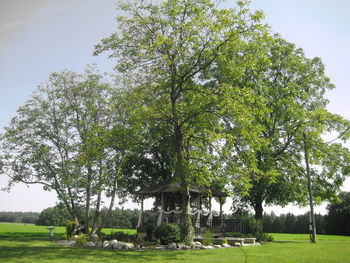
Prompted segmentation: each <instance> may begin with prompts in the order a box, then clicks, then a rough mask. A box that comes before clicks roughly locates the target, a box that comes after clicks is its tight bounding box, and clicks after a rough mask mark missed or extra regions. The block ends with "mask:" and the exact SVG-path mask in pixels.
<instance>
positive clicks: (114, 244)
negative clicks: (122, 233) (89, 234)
mask: <svg viewBox="0 0 350 263" xmlns="http://www.w3.org/2000/svg"><path fill="white" fill-rule="evenodd" d="M119 243H120V242H119V241H118V240H116V239H113V240H111V241H110V244H109V247H110V248H113V249H118V248H119V246H120V245H119Z"/></svg>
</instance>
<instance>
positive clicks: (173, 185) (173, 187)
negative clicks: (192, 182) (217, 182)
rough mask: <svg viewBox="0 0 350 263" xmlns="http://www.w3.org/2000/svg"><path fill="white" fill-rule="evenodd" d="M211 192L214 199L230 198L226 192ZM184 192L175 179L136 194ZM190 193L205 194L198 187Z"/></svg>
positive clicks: (192, 188)
mask: <svg viewBox="0 0 350 263" xmlns="http://www.w3.org/2000/svg"><path fill="white" fill-rule="evenodd" d="M206 189H207V190H209V191H210V192H211V194H212V196H214V197H225V196H228V194H227V193H226V192H223V191H219V190H216V189H213V188H206ZM181 190H182V187H181V185H180V184H179V183H177V182H174V179H173V178H170V179H168V180H165V181H163V182H161V183H159V184H155V185H153V186H149V187H146V188H143V189H140V190H138V191H136V192H135V194H146V195H150V196H152V195H157V194H159V193H177V192H180V191H181ZM189 191H190V193H197V194H198V193H205V192H206V191H204V189H203V190H202V189H199V188H197V187H191V188H190V189H189Z"/></svg>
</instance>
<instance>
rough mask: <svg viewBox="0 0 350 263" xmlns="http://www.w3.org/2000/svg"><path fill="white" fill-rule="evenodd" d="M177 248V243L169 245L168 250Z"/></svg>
mask: <svg viewBox="0 0 350 263" xmlns="http://www.w3.org/2000/svg"><path fill="white" fill-rule="evenodd" d="M176 247H177V245H176V243H170V244H168V249H176Z"/></svg>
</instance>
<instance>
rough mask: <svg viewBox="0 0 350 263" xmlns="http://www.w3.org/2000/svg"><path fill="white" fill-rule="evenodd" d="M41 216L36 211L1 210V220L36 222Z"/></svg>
mask: <svg viewBox="0 0 350 263" xmlns="http://www.w3.org/2000/svg"><path fill="white" fill-rule="evenodd" d="M38 218H39V213H36V212H6V211H0V222H8V223H28V224H35V223H37V221H38Z"/></svg>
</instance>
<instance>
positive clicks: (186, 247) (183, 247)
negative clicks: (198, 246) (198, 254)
mask: <svg viewBox="0 0 350 263" xmlns="http://www.w3.org/2000/svg"><path fill="white" fill-rule="evenodd" d="M181 249H182V250H189V249H191V247H190V246H187V245H183V246H181Z"/></svg>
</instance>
